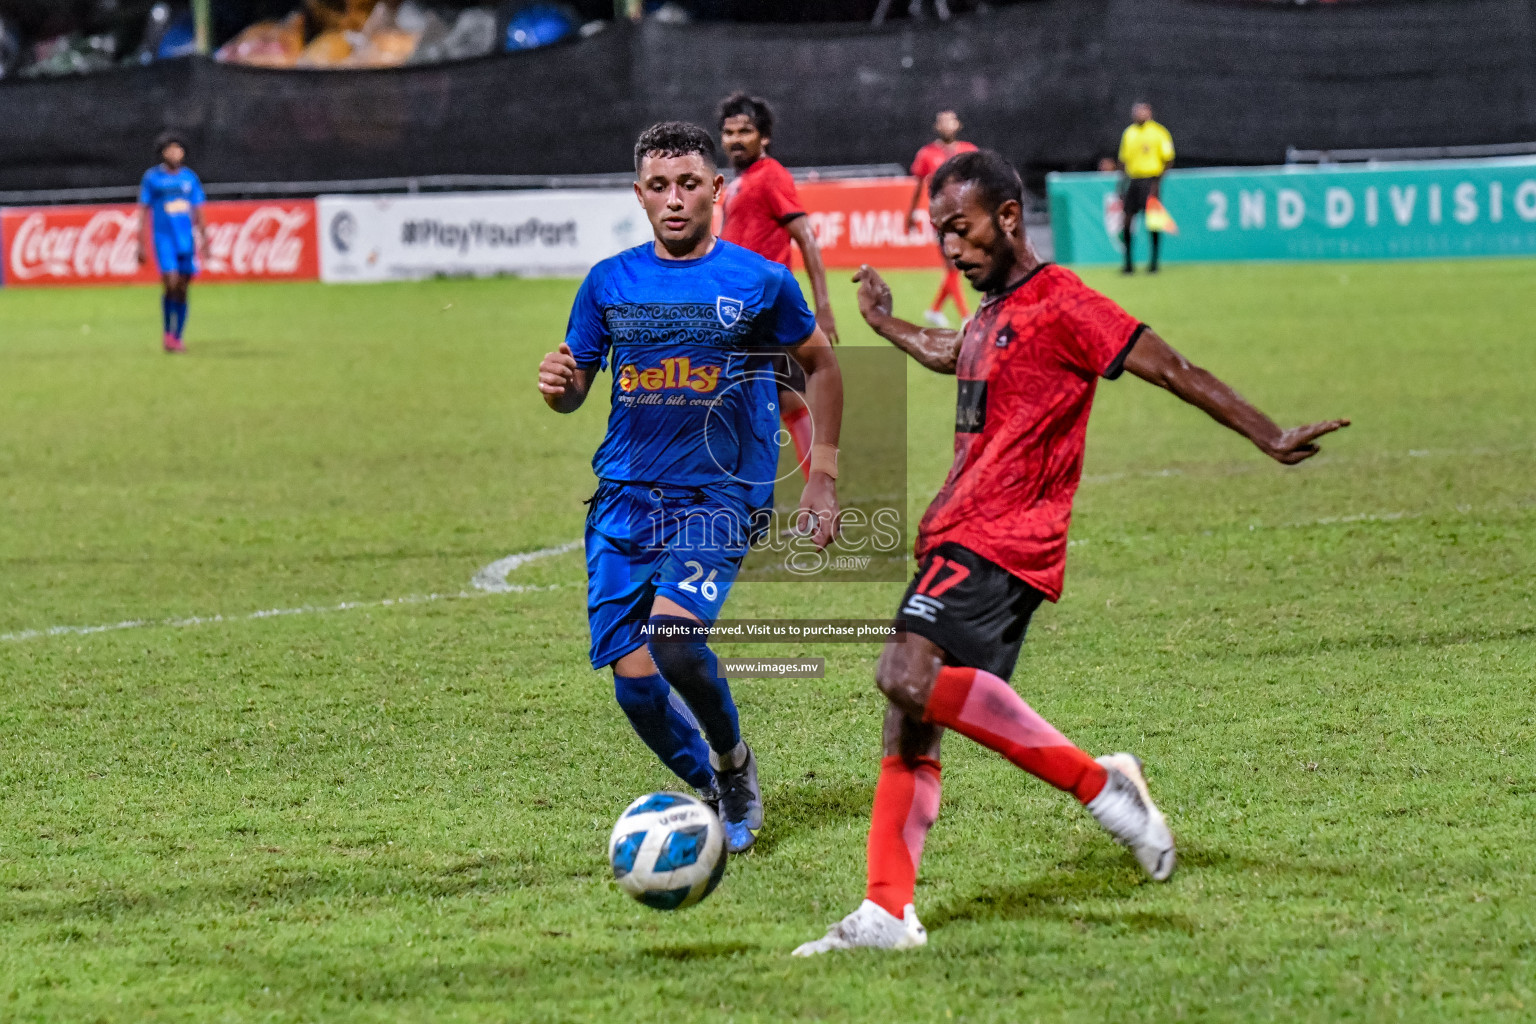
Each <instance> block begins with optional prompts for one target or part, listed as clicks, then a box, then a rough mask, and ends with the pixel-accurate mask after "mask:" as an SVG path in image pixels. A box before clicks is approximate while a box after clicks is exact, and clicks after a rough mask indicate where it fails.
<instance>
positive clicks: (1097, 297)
mask: <svg viewBox="0 0 1536 1024" xmlns="http://www.w3.org/2000/svg"><path fill="white" fill-rule="evenodd" d="M1073 277H1074V278H1075V277H1076V275H1073ZM1076 285H1077V286H1076V287H1075V288H1072V289H1070V291H1068V293H1067V294H1066V295H1065V296H1063V298H1062V301H1061V306H1060V310H1061V312H1060V316H1061V321H1060V322H1061V327H1062V330H1061V332H1060V337H1061V338H1062V348H1063V355H1064V356H1065V358H1066V361H1067V362H1068V363H1069V364H1070V365H1071V366H1073V367H1075V368H1077V369H1079V370H1084V371H1087V372H1088V373H1091V374H1093V375H1095V376H1098V377H1104V378H1107V379H1109V380H1114V379H1115V378H1116V377H1118V376H1120V374H1121V373H1122V372H1124V370H1125V357H1126V356H1128V355H1130V354H1131V348H1132V347H1133V346H1134V345H1135V343H1136V339H1137V338H1139V337H1141V332H1142V331H1144V330H1146V329H1147V328H1146V324H1143V323H1141V322H1139V321H1138V320H1137V319H1136V318H1135V317H1133V316H1131V314H1129V313H1127V312H1126V311H1125V310H1123V309H1121V308H1120V306H1119V305H1118V304H1117V303H1116V302H1115V301H1114V300H1113V299H1111V298H1110V297H1109V296H1107V295H1101V294H1100V293H1098V292H1096V291H1094V290H1093V289H1092V288H1089V287H1088V286H1087V285H1085V284H1083V283H1082V281H1080V280H1079V281H1076Z"/></svg>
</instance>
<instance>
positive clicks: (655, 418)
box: [565, 239, 816, 509]
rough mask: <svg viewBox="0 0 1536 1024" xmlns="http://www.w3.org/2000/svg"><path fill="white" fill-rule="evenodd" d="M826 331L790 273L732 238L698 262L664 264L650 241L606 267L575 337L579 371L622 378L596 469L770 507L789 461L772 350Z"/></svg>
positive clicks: (582, 296) (569, 331)
mask: <svg viewBox="0 0 1536 1024" xmlns="http://www.w3.org/2000/svg"><path fill="white" fill-rule="evenodd" d="M815 329H816V318H815V317H814V316H813V315H812V314H811V310H810V308H809V307H808V306H807V305H806V302H805V296H803V295H802V294H801V292H800V285H799V284H798V283H797V282H796V281H795V278H794V276H793V275H792V274H791V273H790V272H789V270H788V269H786V268H785V267H783V266H781V265H780V264H778V263H774V262H771V261H769V260H766V259H764V258H763V257H761V256H759V255H757V254H756V253H754V252H750V251H749V250H747V249H743V248H741V247H740V246H737V245H733V244H731V243H730V242H727V241H724V240H723V239H716V240H715V244H714V247H713V248H712V249H710V251H709V252H708V253H707V254H706V255H704V256H702V257H700V258H698V259H694V260H664V259H661V258H660V257H658V256H657V255H656V252H655V249H654V247H653V243H651V242H646V243H645V244H644V245H640V246H636V247H635V248H633V249H628V250H626V251H624V252H621V253H619V254H618V255H617V256H612V257H610V258H608V259H606V260H604V261H603V262H601V263H599V264H598V265H597V266H596V267H593V268H592V271H591V273H589V274H588V275H587V278H586V280H585V281H583V282H582V285H581V290H580V291H578V292H577V293H576V302H575V305H574V306H573V307H572V309H571V320H570V325H569V326H568V327H567V328H566V335H565V340H566V344H568V345H569V346H570V347H571V352H572V354H573V355H574V356H575V357H576V364H577V365H578V366H580V367H582V368H583V369H586V370H589V371H591V370H596V369H598V368H599V367H603V366H606V367H610V368H611V369H612V371H613V403H612V411H611V412H610V413H609V416H608V433H607V436H605V437H604V438H603V443H602V444H601V445H599V446H598V449H597V454H596V455H594V456H593V458H592V470H593V472H595V473H596V474H597V476H598V477H599V478H600V479H602V480H606V481H613V482H617V483H633V484H650V485H662V486H674V487H685V488H711V489H722V490H724V491H725V492H727V493H730V494H732V495H733V496H736V497H737V498H738V499H739V500H741V501H742V502H743V503H744V504H745V505H746V507H747V508H749V509H755V508H759V507H762V506H764V505H767V504H768V503H769V502H770V501H771V500H772V497H773V481H774V479H775V478H776V477H777V476H778V460H779V446H778V444H777V443H776V441H775V435H776V433H777V432H778V427H779V415H778V389H777V387H776V386H775V383H774V377H773V367H772V364H771V361H770V359H771V354H772V353H773V352H774V351H775V350H777V351H778V352H779V354H780V357H781V358H782V357H783V352H782V349H783V347H784V346H786V345H796V344H799V343H800V342H802V341H804V340H805V339H806V338H808V337H810V335H811V332H812V331H814V330H815Z"/></svg>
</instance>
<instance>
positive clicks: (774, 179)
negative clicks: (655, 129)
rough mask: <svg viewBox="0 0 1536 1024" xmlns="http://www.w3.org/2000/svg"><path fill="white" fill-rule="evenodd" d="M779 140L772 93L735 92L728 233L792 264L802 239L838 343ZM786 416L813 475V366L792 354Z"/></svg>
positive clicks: (783, 403) (785, 384) (782, 392)
mask: <svg viewBox="0 0 1536 1024" xmlns="http://www.w3.org/2000/svg"><path fill="white" fill-rule="evenodd" d="M772 140H773V108H772V107H770V106H769V105H768V101H767V100H764V99H761V98H759V97H756V96H748V95H747V94H746V93H742V92H737V93H732V94H731V95H730V96H727V97H726V98H725V101H724V102H722V103H721V104H720V146H721V148H722V149H724V150H725V152H726V155H727V156H728V157H730V160H731V166H732V167H734V168H736V177H735V178H733V179H732V180H731V183H730V184H729V185H728V186H726V189H725V202H724V204H723V205H724V211H723V212H724V215H725V224H724V225H723V226H722V228H721V230H720V237H721V238H723V239H725V240H726V241H727V242H735V243H736V244H737V245H739V246H741V247H742V248H744V249H751V250H752V251H753V252H755V253H757V254H758V255H759V256H765V257H767V258H768V259H770V260H773V261H774V262H776V263H782V264H784V266H786V267H787V266H789V265H790V253H791V249H790V242H791V240H793V242H794V244H796V245H798V246H799V247H800V258H801V259H803V260H804V261H805V276H806V277H808V278H810V281H811V297H812V301H813V304H814V306H815V310H816V325H817V326H818V327H820V328H821V332H822V333H823V334H825V335H826V336H827V339H828V340H829V341H831V342H832V344H834V345H836V344H837V321H836V320H835V319H834V318H833V316H832V302H831V300H830V299H829V298H828V297H827V271H826V268H825V267H824V266H823V265H822V262H821V249H820V248H819V247H818V246H817V245H816V233H815V232H814V231H812V230H811V223H810V220H809V219H808V218H807V217H806V215H805V208H804V207H803V206H801V205H800V194H799V193H798V192H797V191H796V190H795V179H794V178H792V177H791V176H790V173H789V171H788V170H786V169H785V167H784V165H783V164H781V163H779V162H778V161H777V160H775V159H774V158H773V157H771V156H769V155H768V152H767V150H768V144H769V143H770V142H771V141H772ZM776 372H777V373H778V376H779V419H780V421H781V422H782V423H783V424H784V429H785V430H787V431H788V432H789V436H790V438H791V440H793V441H794V444H795V454H796V456H797V457H798V458H799V461H800V471H801V473H802V474H807V476H806V479H810V477H809V475H808V474H809V473H810V458H811V443H812V438H811V435H812V430H811V415H810V410H809V409H808V408H807V407H806V404H805V374H804V372H803V371H802V370H801V369H800V365H799V364H798V363H796V362H795V361H794V360H792V359H788V360H783V361H781V363H780V364H779V365H778V368H777V371H776Z"/></svg>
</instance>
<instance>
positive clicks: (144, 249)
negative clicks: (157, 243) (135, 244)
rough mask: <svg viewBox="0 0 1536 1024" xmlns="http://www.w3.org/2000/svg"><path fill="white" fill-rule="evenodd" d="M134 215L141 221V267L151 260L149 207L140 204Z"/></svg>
mask: <svg viewBox="0 0 1536 1024" xmlns="http://www.w3.org/2000/svg"><path fill="white" fill-rule="evenodd" d="M134 215H135V216H136V217H138V219H139V266H143V265H144V264H145V263H146V262H148V260H149V230H150V212H149V207H147V206H145V205H144V204H143V203H140V204H139V208H138V210H137V211H136V212H135V214H134Z"/></svg>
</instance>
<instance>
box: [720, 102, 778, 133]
mask: <svg viewBox="0 0 1536 1024" xmlns="http://www.w3.org/2000/svg"><path fill="white" fill-rule="evenodd" d="M728 117H746V118H747V120H749V121H751V122H752V127H754V128H756V129H757V134H759V135H761V136H762V137H763V138H765V139H768V138H772V137H773V108H772V107H770V106H769V105H768V101H767V100H765V99H763V98H762V97H761V96H748V95H747V94H746V93H744V92H733V93H731V94H730V95H729V96H727V97H726V98H725V99H724V100H721V101H720V118H719V121H720V124H719V127H721V128H724V127H725V119H726V118H728Z"/></svg>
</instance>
